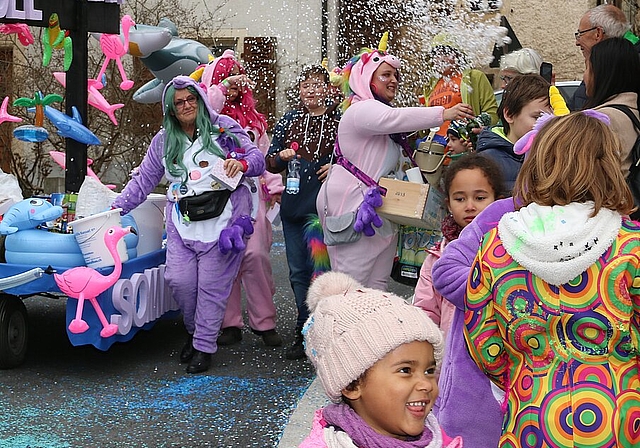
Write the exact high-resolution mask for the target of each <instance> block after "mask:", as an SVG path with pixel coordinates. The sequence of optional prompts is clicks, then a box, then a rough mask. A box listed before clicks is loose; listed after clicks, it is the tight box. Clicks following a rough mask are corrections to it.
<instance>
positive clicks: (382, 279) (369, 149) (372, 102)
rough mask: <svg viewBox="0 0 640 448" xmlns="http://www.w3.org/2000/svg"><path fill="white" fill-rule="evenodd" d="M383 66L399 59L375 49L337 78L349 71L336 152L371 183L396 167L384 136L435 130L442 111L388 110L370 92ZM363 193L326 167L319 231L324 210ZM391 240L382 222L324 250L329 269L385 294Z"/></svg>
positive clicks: (353, 202)
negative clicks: (372, 231) (369, 232)
mask: <svg viewBox="0 0 640 448" xmlns="http://www.w3.org/2000/svg"><path fill="white" fill-rule="evenodd" d="M385 62H386V63H387V64H389V65H391V66H392V67H394V68H396V69H397V68H399V67H400V60H399V59H397V58H396V57H395V56H392V55H390V54H387V53H386V52H383V51H380V50H370V51H368V52H365V53H363V54H362V55H361V56H356V57H355V58H353V59H352V60H351V61H350V62H349V63H348V64H347V67H346V68H345V70H343V77H345V75H346V74H347V73H346V70H348V68H350V69H351V70H350V73H349V74H348V89H344V90H346V93H347V94H348V97H347V99H346V100H345V102H344V103H343V108H344V107H345V106H346V110H345V112H344V115H343V116H342V119H341V120H340V124H339V125H338V141H339V145H340V149H341V151H342V154H343V155H344V157H345V158H346V159H348V160H349V161H350V162H351V163H353V164H354V165H355V166H357V167H358V168H359V169H360V170H362V171H364V172H365V173H366V174H367V175H368V176H369V177H371V178H372V179H373V180H375V181H378V180H379V179H380V178H381V177H384V176H388V175H393V174H394V173H395V172H396V171H397V169H398V168H399V164H400V156H401V153H402V147H401V146H400V145H399V144H398V143H396V142H395V141H394V140H392V139H391V137H390V134H394V133H403V132H412V131H416V130H420V129H428V128H431V127H434V126H440V125H441V124H442V123H443V113H444V108H443V107H400V108H394V107H391V106H390V105H388V104H385V103H383V102H382V101H380V100H378V99H376V98H375V96H374V94H373V93H372V91H371V87H370V84H371V79H372V77H373V73H374V72H375V71H376V69H377V68H378V67H380V65H381V64H382V63H385ZM351 64H352V65H351ZM367 189H368V187H367V186H366V185H364V184H363V183H362V182H360V181H359V180H358V179H357V178H356V177H355V176H354V175H353V174H351V173H350V172H349V171H347V170H346V169H345V168H343V167H342V166H341V165H337V164H336V165H333V166H332V167H331V171H330V173H329V176H328V178H327V180H326V181H325V182H324V184H323V185H322V188H321V189H320V193H319V194H318V198H317V201H316V205H317V208H318V214H319V215H320V220H321V222H322V224H323V229H324V230H325V232H326V226H325V222H324V217H325V213H324V211H325V210H326V215H327V216H340V215H343V214H345V213H348V212H352V211H356V210H357V209H358V207H360V204H362V202H363V197H364V194H365V193H366V192H367ZM325 207H326V209H325ZM397 239H398V235H397V226H396V225H395V224H393V223H392V222H390V221H389V220H387V219H385V218H383V225H382V226H381V227H380V228H377V229H376V231H375V234H374V235H373V236H371V237H368V236H365V235H362V237H361V238H360V239H359V240H358V241H356V242H352V243H346V244H340V245H335V246H329V247H328V252H329V258H330V260H331V269H332V270H336V271H341V272H345V273H347V274H349V275H351V276H352V277H353V278H355V279H356V280H358V282H360V283H361V284H363V285H364V286H367V287H370V288H376V289H383V290H385V289H386V288H387V282H388V279H389V274H390V272H391V267H392V265H393V258H394V256H395V252H396V245H397Z"/></svg>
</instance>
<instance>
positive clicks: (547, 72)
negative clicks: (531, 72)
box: [540, 62, 553, 84]
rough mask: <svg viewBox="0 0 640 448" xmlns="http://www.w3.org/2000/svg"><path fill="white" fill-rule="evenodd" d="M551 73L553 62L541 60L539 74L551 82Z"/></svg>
mask: <svg viewBox="0 0 640 448" xmlns="http://www.w3.org/2000/svg"><path fill="white" fill-rule="evenodd" d="M552 75H553V64H551V63H549V62H543V63H542V65H541V66H540V76H542V77H543V78H544V79H546V80H547V82H548V83H549V84H551V77H552Z"/></svg>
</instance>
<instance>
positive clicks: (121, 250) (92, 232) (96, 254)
mask: <svg viewBox="0 0 640 448" xmlns="http://www.w3.org/2000/svg"><path fill="white" fill-rule="evenodd" d="M121 210H122V209H119V208H116V209H115V210H107V211H106V212H102V213H97V214H95V215H91V216H87V217H86V218H80V219H76V220H75V221H73V222H71V227H73V234H74V236H75V237H76V241H78V245H79V246H80V251H81V252H82V255H83V256H84V261H85V263H86V264H87V266H89V267H90V268H94V269H95V268H104V267H107V266H113V265H114V264H115V261H114V260H113V256H112V255H111V254H110V253H109V250H108V249H107V246H106V245H105V244H104V235H105V233H106V232H107V230H108V229H109V227H112V226H121V225H122V224H121V222H120V211H121ZM117 249H118V254H119V255H120V261H122V262H123V263H124V262H125V261H127V260H128V259H129V256H128V255H127V245H126V243H125V242H124V238H122V239H120V241H118V245H117Z"/></svg>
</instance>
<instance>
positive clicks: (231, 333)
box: [217, 327, 242, 345]
mask: <svg viewBox="0 0 640 448" xmlns="http://www.w3.org/2000/svg"><path fill="white" fill-rule="evenodd" d="M240 341H242V330H241V329H240V328H238V327H226V328H223V329H222V332H221V333H220V336H218V340H217V344H218V345H233V344H237V343H238V342H240Z"/></svg>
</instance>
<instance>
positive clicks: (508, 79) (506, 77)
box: [500, 75, 515, 84]
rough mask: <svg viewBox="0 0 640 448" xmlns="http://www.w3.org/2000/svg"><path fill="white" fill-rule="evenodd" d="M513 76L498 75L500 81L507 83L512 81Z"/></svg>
mask: <svg viewBox="0 0 640 448" xmlns="http://www.w3.org/2000/svg"><path fill="white" fill-rule="evenodd" d="M513 78H515V76H509V75H500V81H502V82H503V83H505V84H509V83H510V82H511V81H513Z"/></svg>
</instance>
